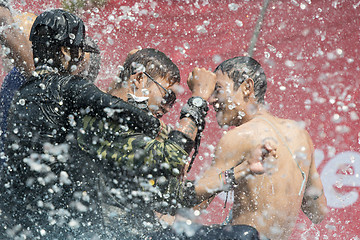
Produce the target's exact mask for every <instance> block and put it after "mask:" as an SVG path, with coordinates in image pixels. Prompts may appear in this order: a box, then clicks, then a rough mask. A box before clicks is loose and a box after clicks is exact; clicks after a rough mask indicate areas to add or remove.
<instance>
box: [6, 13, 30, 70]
mask: <svg viewBox="0 0 360 240" xmlns="http://www.w3.org/2000/svg"><path fill="white" fill-rule="evenodd" d="M0 16H1V17H0V26H3V27H4V29H3V30H2V31H1V32H0V41H1V44H2V45H4V46H5V47H7V48H9V49H10V53H9V57H10V58H12V59H14V63H15V66H16V67H17V68H18V69H19V70H20V71H22V72H25V74H26V75H28V76H30V75H31V73H32V71H33V70H34V62H33V56H32V50H31V44H30V42H29V41H28V40H27V39H26V38H25V36H24V35H23V34H22V33H21V32H20V31H19V30H18V29H15V28H14V27H13V19H12V16H11V13H10V11H9V10H8V9H7V8H5V7H0Z"/></svg>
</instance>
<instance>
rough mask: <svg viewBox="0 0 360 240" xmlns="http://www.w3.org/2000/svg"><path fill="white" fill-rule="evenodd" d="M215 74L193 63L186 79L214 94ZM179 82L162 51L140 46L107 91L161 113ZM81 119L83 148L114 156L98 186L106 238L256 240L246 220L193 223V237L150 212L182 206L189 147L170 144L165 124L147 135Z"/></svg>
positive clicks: (105, 156)
mask: <svg viewBox="0 0 360 240" xmlns="http://www.w3.org/2000/svg"><path fill="white" fill-rule="evenodd" d="M214 78H215V75H214V74H213V73H211V72H209V71H207V70H205V69H198V68H195V69H194V70H193V72H192V74H191V75H190V78H189V79H188V84H189V86H190V89H193V94H194V91H195V90H196V91H199V90H200V85H198V84H199V83H201V82H202V83H209V85H207V87H206V88H205V87H202V91H203V93H202V94H205V95H206V92H207V94H210V93H212V91H213V89H214V87H215V84H211V79H214ZM179 81H180V74H179V70H178V68H177V67H176V65H175V64H174V63H172V61H171V60H170V59H169V58H168V57H167V56H166V55H165V54H163V53H162V52H160V51H158V50H155V49H142V50H137V51H132V52H131V53H130V54H129V55H128V57H127V59H126V60H125V63H124V65H123V70H122V71H121V73H120V75H119V79H117V80H115V81H114V82H113V83H112V84H111V87H110V93H111V94H112V95H113V96H117V97H119V98H121V99H123V100H125V101H128V102H129V103H131V104H133V105H134V106H137V107H138V108H140V109H142V110H143V111H146V112H149V113H151V114H152V115H154V116H156V117H157V118H161V117H162V116H163V115H164V114H166V113H167V112H168V110H169V109H170V108H171V107H172V105H173V104H174V102H175V95H173V96H174V97H172V98H169V97H168V96H171V95H172V94H171V92H173V94H175V93H177V91H178V88H179ZM195 85H198V86H196V87H194V86H195ZM170 91H171V92H170ZM195 93H196V92H195ZM193 99H197V98H194V97H192V98H190V100H189V101H188V104H186V105H185V107H184V108H183V109H182V111H181V115H182V117H185V114H189V112H190V111H189V108H190V107H191V105H190V104H193V103H192V102H191V100H193ZM199 100H200V99H199ZM200 103H201V102H200ZM193 117H194V118H195V115H194V116H193ZM83 123H84V124H83V127H81V128H80V130H79V132H78V136H79V138H78V142H79V144H80V146H81V147H82V149H83V150H84V151H87V152H89V153H90V154H92V155H95V154H97V155H99V156H100V157H101V159H108V162H111V161H114V165H109V168H108V170H107V171H106V173H107V174H105V175H104V176H103V179H104V181H103V184H104V186H102V187H101V189H103V211H104V213H105V223H106V226H107V229H108V230H109V231H107V233H108V234H109V235H108V237H116V236H120V235H121V236H122V238H123V239H139V238H140V239H143V238H146V237H150V238H151V239H170V238H177V239H199V238H208V237H209V238H211V237H213V238H215V239H218V238H226V239H227V238H228V237H231V239H258V233H257V231H256V230H255V229H254V228H252V227H250V226H244V225H242V226H231V227H219V226H214V227H208V226H196V229H198V231H197V232H196V234H195V235H194V236H189V235H188V234H187V233H184V232H183V233H181V232H180V233H177V232H178V231H176V230H172V229H171V228H170V227H169V228H167V229H165V230H163V229H162V228H163V227H162V226H161V225H160V222H159V221H158V220H157V218H156V217H155V214H154V212H155V211H157V212H160V213H162V214H166V213H170V214H171V215H174V214H175V213H176V212H177V210H178V209H179V208H182V207H183V206H182V205H181V204H179V202H177V200H178V199H181V198H183V197H184V196H183V191H182V189H183V188H184V186H183V182H182V181H181V175H182V174H181V172H184V171H185V169H184V167H185V162H186V161H185V159H186V157H187V156H188V153H189V151H188V150H189V149H191V148H185V147H181V144H180V143H177V144H178V146H177V147H176V148H175V146H176V145H174V144H173V143H172V142H174V136H173V134H174V131H173V130H172V128H170V127H169V126H167V127H165V125H164V124H162V125H164V128H163V131H162V133H161V134H159V136H158V137H157V138H156V139H151V138H144V136H143V135H140V134H138V133H136V132H133V131H131V130H126V129H123V130H122V131H120V132H119V130H118V126H117V124H114V123H113V122H111V121H104V120H100V119H97V118H96V117H92V118H91V117H86V118H84V120H83ZM203 128H204V125H203V123H202V126H201V129H203ZM192 132H193V133H191V131H188V134H189V136H192V139H194V136H195V135H194V133H195V132H194V131H192ZM170 143H172V144H170ZM124 146H125V147H124ZM183 149H184V150H186V149H187V151H184V150H183ZM130 193H131V194H130ZM182 212H183V211H182Z"/></svg>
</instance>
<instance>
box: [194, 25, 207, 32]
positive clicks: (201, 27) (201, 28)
mask: <svg viewBox="0 0 360 240" xmlns="http://www.w3.org/2000/svg"><path fill="white" fill-rule="evenodd" d="M196 32H197V33H207V30H206V28H205V26H201V25H197V26H196Z"/></svg>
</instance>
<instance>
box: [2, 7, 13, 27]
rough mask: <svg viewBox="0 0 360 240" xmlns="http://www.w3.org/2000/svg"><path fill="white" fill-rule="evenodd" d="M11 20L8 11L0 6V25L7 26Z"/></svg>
mask: <svg viewBox="0 0 360 240" xmlns="http://www.w3.org/2000/svg"><path fill="white" fill-rule="evenodd" d="M11 19H12V17H11V13H10V11H9V9H7V8H5V7H1V6H0V25H3V26H4V25H9V24H10V23H11Z"/></svg>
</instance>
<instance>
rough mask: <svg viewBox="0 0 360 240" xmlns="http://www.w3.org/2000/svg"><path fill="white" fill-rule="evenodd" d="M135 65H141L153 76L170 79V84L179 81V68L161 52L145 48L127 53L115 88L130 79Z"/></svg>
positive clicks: (134, 70) (134, 71)
mask: <svg viewBox="0 0 360 240" xmlns="http://www.w3.org/2000/svg"><path fill="white" fill-rule="evenodd" d="M136 65H141V66H143V67H144V68H145V69H144V70H145V71H146V72H147V73H148V74H150V76H152V77H153V78H155V79H156V78H158V77H162V78H165V79H168V80H170V81H171V84H174V83H179V82H180V71H179V68H178V67H177V66H176V65H175V64H174V63H173V62H172V61H171V59H170V58H169V57H167V56H166V55H165V54H164V53H163V52H161V51H159V50H156V49H153V48H145V49H141V50H138V51H137V52H135V53H134V54H131V55H129V56H128V57H127V58H126V60H125V63H124V66H123V70H122V71H121V72H120V74H119V78H120V80H119V82H117V83H116V85H115V88H119V87H121V83H123V82H125V81H127V80H129V79H130V76H131V75H132V74H134V73H136Z"/></svg>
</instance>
